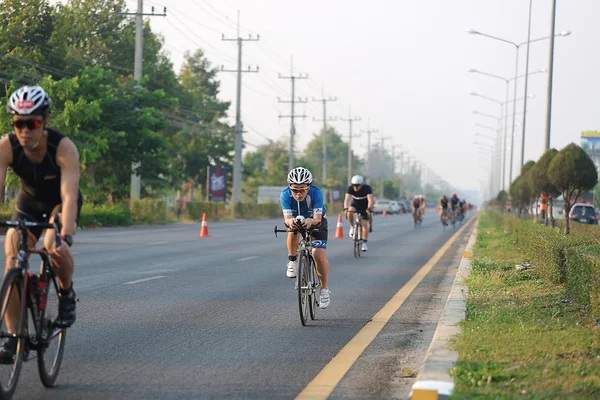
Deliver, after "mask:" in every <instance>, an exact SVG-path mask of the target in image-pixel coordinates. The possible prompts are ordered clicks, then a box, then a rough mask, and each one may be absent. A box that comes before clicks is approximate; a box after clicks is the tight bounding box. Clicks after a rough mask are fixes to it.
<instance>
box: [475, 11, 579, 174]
mask: <svg viewBox="0 0 600 400" xmlns="http://www.w3.org/2000/svg"><path fill="white" fill-rule="evenodd" d="M553 5H556V0H553ZM530 11H531V10H530ZM553 14H554V6H553ZM553 21H554V18H553ZM467 32H468V33H470V34H471V35H480V36H484V37H487V38H490V39H494V40H497V41H500V42H504V43H507V44H510V45H512V46H514V48H515V76H517V75H518V74H519V49H520V48H521V46H523V45H525V44H527V45H529V44H530V43H534V42H539V41H541V40H547V39H550V42H551V46H552V47H551V49H554V37H555V36H568V35H569V34H570V33H571V32H570V31H565V32H561V33H559V34H557V35H555V34H554V22H553V25H552V35H551V36H546V37H542V38H537V39H533V40H527V41H525V42H521V43H516V42H513V41H510V40H506V39H502V38H499V37H497V36H492V35H488V34H486V33H482V32H479V31H477V30H475V29H468V30H467ZM551 53H552V54H553V53H554V51H552V52H551ZM552 57H553V56H552V55H551V60H550V63H551V64H552V63H553V59H552ZM549 73H550V76H552V70H551V69H549ZM525 79H527V74H526V76H525ZM551 80H552V78H551V77H550V78H549V79H548V82H549V86H550V87H549V90H548V93H549V95H551V90H552V88H551V86H552V83H551ZM516 97H517V80H516V79H515V83H514V95H513V98H516ZM516 111H517V110H516V103H515V104H513V118H512V136H513V137H514V135H515V114H516ZM523 125H524V124H523ZM546 126H547V129H546V137H547V139H548V137H549V135H548V131H549V128H548V127H549V124H548V122H546ZM524 132H525V130H524V129H523V133H524ZM523 136H525V135H523ZM523 140H524V139H523ZM548 141H549V140H548ZM523 143H524V142H523ZM511 152H512V151H511ZM510 170H512V157H511V166H510ZM510 181H511V182H512V173H511V174H510Z"/></svg>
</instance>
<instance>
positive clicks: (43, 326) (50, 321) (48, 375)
mask: <svg viewBox="0 0 600 400" xmlns="http://www.w3.org/2000/svg"><path fill="white" fill-rule="evenodd" d="M41 314H42V315H40V328H39V331H38V343H39V345H40V347H39V349H38V352H37V366H38V372H39V373H40V380H41V381H42V384H43V385H44V386H45V387H52V386H54V383H55V382H56V378H58V373H59V371H60V365H61V363H62V359H63V355H64V352H65V341H66V339H67V329H66V328H57V327H56V326H55V324H54V322H55V321H56V320H57V318H58V286H57V284H56V281H55V280H54V279H49V282H48V292H47V297H46V308H45V309H44V310H43V311H42V312H41Z"/></svg>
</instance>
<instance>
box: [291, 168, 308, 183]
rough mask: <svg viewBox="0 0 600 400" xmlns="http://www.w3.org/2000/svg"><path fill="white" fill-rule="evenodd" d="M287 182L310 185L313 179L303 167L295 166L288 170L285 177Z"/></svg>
mask: <svg viewBox="0 0 600 400" xmlns="http://www.w3.org/2000/svg"><path fill="white" fill-rule="evenodd" d="M287 181H288V184H290V185H291V184H292V183H295V184H297V185H302V184H306V185H310V184H311V183H312V181H313V177H312V174H311V173H310V171H309V170H307V169H306V168H304V167H297V168H294V169H293V170H291V171H290V173H289V174H288V177H287Z"/></svg>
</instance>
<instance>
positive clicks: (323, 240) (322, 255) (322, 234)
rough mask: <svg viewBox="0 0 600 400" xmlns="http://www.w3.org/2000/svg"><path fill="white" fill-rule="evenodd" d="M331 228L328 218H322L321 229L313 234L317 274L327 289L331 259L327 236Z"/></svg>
mask: <svg viewBox="0 0 600 400" xmlns="http://www.w3.org/2000/svg"><path fill="white" fill-rule="evenodd" d="M328 233H329V230H328V228H327V218H325V217H323V219H322V220H321V230H320V231H319V232H315V233H314V234H313V235H312V239H313V242H312V246H313V250H312V255H313V258H314V259H315V263H316V264H317V274H318V275H319V279H320V280H321V288H322V289H327V288H328V287H329V286H328V278H329V261H328V260H327V252H326V250H327V236H328Z"/></svg>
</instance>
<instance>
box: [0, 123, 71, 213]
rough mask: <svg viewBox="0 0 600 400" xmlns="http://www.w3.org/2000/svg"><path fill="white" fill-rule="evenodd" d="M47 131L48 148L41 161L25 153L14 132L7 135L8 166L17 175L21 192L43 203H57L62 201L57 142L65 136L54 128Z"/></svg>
mask: <svg viewBox="0 0 600 400" xmlns="http://www.w3.org/2000/svg"><path fill="white" fill-rule="evenodd" d="M46 131H47V132H48V146H47V147H48V148H47V150H46V155H45V156H44V159H43V160H42V162H41V163H39V164H37V163H34V162H32V161H31V160H30V159H29V158H27V156H26V155H25V151H24V150H23V146H21V145H20V144H19V141H18V140H17V137H16V135H15V134H14V133H11V134H9V135H8V139H9V140H10V144H11V146H12V153H13V161H12V164H11V165H10V167H11V168H12V170H13V171H14V173H15V174H16V175H17V176H18V177H19V182H20V183H21V192H24V193H25V194H27V195H29V196H30V197H32V198H34V199H36V200H38V201H40V202H42V203H45V204H52V205H57V204H60V203H62V199H61V196H60V177H61V174H60V167H59V166H58V165H57V164H56V152H57V150H58V144H59V143H60V141H61V140H62V139H63V138H65V137H66V136H65V135H63V134H62V133H60V132H58V131H56V130H54V129H49V128H48V129H46Z"/></svg>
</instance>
